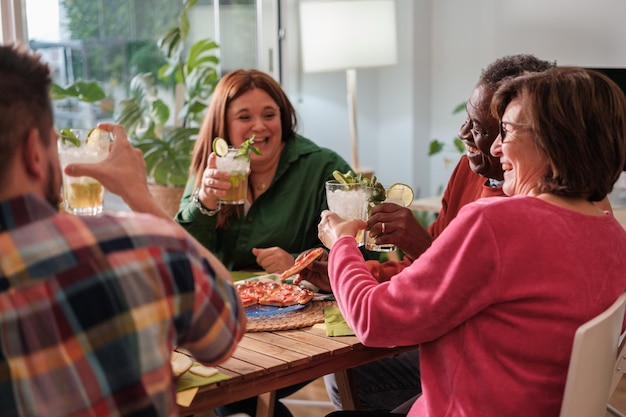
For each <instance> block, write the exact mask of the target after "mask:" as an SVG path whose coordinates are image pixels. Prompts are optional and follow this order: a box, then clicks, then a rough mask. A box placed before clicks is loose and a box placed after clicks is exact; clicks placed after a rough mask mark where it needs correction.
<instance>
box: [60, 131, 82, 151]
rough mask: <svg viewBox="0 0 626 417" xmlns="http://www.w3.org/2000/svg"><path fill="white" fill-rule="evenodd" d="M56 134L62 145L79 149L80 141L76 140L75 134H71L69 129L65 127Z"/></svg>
mask: <svg viewBox="0 0 626 417" xmlns="http://www.w3.org/2000/svg"><path fill="white" fill-rule="evenodd" d="M58 133H59V138H60V139H61V142H62V143H64V144H65V143H70V144H71V145H73V146H76V147H77V148H78V147H80V139H78V137H77V136H76V134H75V133H74V132H72V130H71V129H70V128H68V127H66V128H65V129H61V130H59V132H58Z"/></svg>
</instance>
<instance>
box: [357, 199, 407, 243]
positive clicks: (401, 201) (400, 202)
mask: <svg viewBox="0 0 626 417" xmlns="http://www.w3.org/2000/svg"><path fill="white" fill-rule="evenodd" d="M383 203H391V204H397V205H399V206H402V207H405V205H404V199H403V198H402V190H398V189H393V188H392V189H389V188H388V187H385V201H383ZM368 217H369V210H368ZM375 241H376V238H375V237H372V236H370V234H369V233H368V232H367V231H366V232H365V249H367V250H371V251H374V252H393V251H395V250H396V249H397V248H396V245H394V244H392V243H384V244H382V245H377V244H376V242H375Z"/></svg>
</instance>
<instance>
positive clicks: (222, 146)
mask: <svg viewBox="0 0 626 417" xmlns="http://www.w3.org/2000/svg"><path fill="white" fill-rule="evenodd" d="M213 152H214V153H215V155H217V156H219V157H220V158H222V157H224V156H226V154H228V142H226V140H225V139H223V138H215V139H213Z"/></svg>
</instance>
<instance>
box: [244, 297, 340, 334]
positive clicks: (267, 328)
mask: <svg viewBox="0 0 626 417" xmlns="http://www.w3.org/2000/svg"><path fill="white" fill-rule="evenodd" d="M334 305H337V303H336V301H311V302H310V303H309V304H308V305H307V306H306V307H304V308H303V309H301V310H296V311H290V312H288V313H284V314H275V315H272V316H263V317H248V324H247V326H246V331H247V332H271V331H276V330H293V329H300V328H302V327H309V326H313V325H314V324H317V323H323V322H324V307H329V306H334Z"/></svg>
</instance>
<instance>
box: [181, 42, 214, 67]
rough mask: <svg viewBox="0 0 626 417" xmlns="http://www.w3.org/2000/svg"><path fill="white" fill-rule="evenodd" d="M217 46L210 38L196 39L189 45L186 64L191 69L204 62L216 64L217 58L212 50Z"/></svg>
mask: <svg viewBox="0 0 626 417" xmlns="http://www.w3.org/2000/svg"><path fill="white" fill-rule="evenodd" d="M217 48H218V46H217V43H215V41H213V40H211V39H201V40H199V41H197V42H196V43H194V44H193V45H191V48H190V49H189V56H188V57H187V65H188V66H189V68H190V69H193V68H196V67H199V66H202V65H205V64H211V65H215V64H217V62H218V61H219V60H218V59H217V57H216V56H215V53H214V50H216V49H217Z"/></svg>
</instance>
